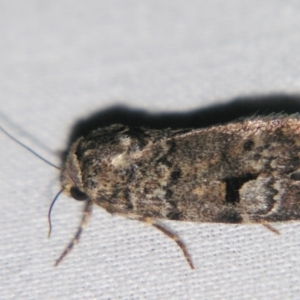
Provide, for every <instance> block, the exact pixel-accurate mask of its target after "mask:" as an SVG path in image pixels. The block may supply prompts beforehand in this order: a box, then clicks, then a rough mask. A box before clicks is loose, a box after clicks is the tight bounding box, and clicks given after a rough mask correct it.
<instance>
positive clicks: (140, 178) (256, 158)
mask: <svg viewBox="0 0 300 300" xmlns="http://www.w3.org/2000/svg"><path fill="white" fill-rule="evenodd" d="M60 180H61V186H62V190H61V191H60V193H61V192H63V193H65V194H67V195H68V196H71V197H73V198H74V199H76V200H80V201H86V207H85V211H84V216H83V219H82V223H81V226H80V228H79V229H78V232H77V233H76V235H75V237H74V238H73V240H72V242H71V243H70V244H69V246H68V247H67V249H66V250H65V251H64V252H63V253H62V255H61V256H60V258H59V259H58V260H57V261H56V265H57V264H58V263H59V262H60V261H61V260H62V259H63V258H64V257H65V256H66V254H67V253H68V252H69V251H70V250H71V249H72V247H73V245H74V244H75V243H76V242H77V241H78V239H79V236H80V234H81V232H82V229H83V227H84V226H85V225H86V223H87V221H88V219H89V216H90V214H91V209H92V205H93V204H95V205H98V206H101V207H102V208H104V209H105V210H106V211H107V212H109V213H111V214H118V215H122V216H125V217H128V218H130V219H135V220H139V221H143V222H147V223H150V224H152V225H153V226H154V227H156V228H157V229H159V230H161V231H162V232H163V233H165V234H166V235H168V236H169V237H171V238H172V239H174V240H175V241H176V243H177V244H178V245H179V247H180V248H181V249H182V251H183V253H184V256H185V258H186V259H187V261H188V263H189V265H190V267H191V268H192V269H193V268H194V266H193V264H192V261H191V259H190V256H189V254H188V252H187V250H186V247H185V245H184V244H183V243H182V242H181V241H180V239H179V238H178V237H177V236H176V235H175V234H174V233H172V232H171V231H169V230H168V229H166V228H165V227H164V226H163V225H161V224H159V223H158V220H176V221H190V222H208V223H209V222H212V223H234V224H238V223H259V224H263V225H264V226H266V227H267V228H269V229H270V230H272V231H274V232H276V233H278V231H277V230H276V229H275V228H273V227H271V226H270V224H269V223H270V222H282V221H292V220H300V118H299V116H298V115H291V116H286V115H272V116H268V117H256V118H250V119H244V120H239V121H236V122H232V123H229V124H226V125H220V126H212V127H209V128H205V129H184V130H183V129H182V130H172V129H164V130H154V129H146V128H132V127H128V126H124V125H120V124H117V125H111V126H108V127H105V128H99V129H97V130H95V131H93V132H91V133H90V134H89V135H88V136H86V137H81V138H79V139H78V140H77V141H76V142H75V143H74V144H73V145H72V147H71V149H70V151H69V153H68V156H67V159H66V162H65V164H64V166H63V167H62V169H61V176H60ZM60 193H59V194H60ZM59 194H58V195H59ZM58 195H57V196H56V197H55V199H54V201H53V203H54V202H55V200H56V199H57V197H58ZM53 203H52V205H51V207H50V211H49V217H50V212H51V208H52V206H53Z"/></svg>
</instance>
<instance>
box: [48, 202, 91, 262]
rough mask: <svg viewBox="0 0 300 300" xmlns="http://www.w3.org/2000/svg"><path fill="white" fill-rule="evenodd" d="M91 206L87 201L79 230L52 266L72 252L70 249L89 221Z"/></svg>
mask: <svg viewBox="0 0 300 300" xmlns="http://www.w3.org/2000/svg"><path fill="white" fill-rule="evenodd" d="M92 204H93V202H92V201H91V200H88V201H87V203H86V206H85V208H84V211H83V217H82V220H81V223H80V226H79V228H78V230H77V232H76V234H75V236H74V237H73V239H72V241H71V242H70V244H69V245H68V247H67V248H66V250H65V251H64V252H63V253H62V254H61V255H60V257H59V258H58V259H57V260H56V261H55V264H54V266H57V265H58V264H59V263H60V262H61V261H62V260H63V259H64V258H65V256H66V255H67V254H68V253H69V252H70V251H71V250H72V248H73V247H74V245H76V244H77V243H78V241H79V238H80V235H81V233H82V231H83V229H84V228H85V227H86V225H87V223H88V221H89V219H90V218H91V215H92V207H93V205H92Z"/></svg>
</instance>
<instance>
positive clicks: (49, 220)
mask: <svg viewBox="0 0 300 300" xmlns="http://www.w3.org/2000/svg"><path fill="white" fill-rule="evenodd" d="M62 191H63V189H61V190H60V191H59V192H58V193H57V194H56V196H55V197H54V199H53V200H52V203H51V205H50V207H49V211H48V224H49V230H48V238H49V237H50V235H51V231H52V225H51V211H52V208H53V206H54V204H55V202H56V200H57V198H58V197H59V195H60V194H61V193H62Z"/></svg>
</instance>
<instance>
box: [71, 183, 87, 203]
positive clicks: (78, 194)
mask: <svg viewBox="0 0 300 300" xmlns="http://www.w3.org/2000/svg"><path fill="white" fill-rule="evenodd" d="M70 193H71V196H72V197H73V198H74V199H75V200H78V201H83V200H86V199H87V198H88V196H87V194H86V193H84V192H82V191H81V190H80V189H79V188H78V187H76V186H72V187H71V189H70Z"/></svg>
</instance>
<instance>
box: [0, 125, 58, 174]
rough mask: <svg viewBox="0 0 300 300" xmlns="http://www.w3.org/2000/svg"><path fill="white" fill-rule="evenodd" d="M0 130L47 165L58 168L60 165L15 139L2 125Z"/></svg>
mask: <svg viewBox="0 0 300 300" xmlns="http://www.w3.org/2000/svg"><path fill="white" fill-rule="evenodd" d="M0 130H1V131H2V132H3V133H4V134H6V136H8V137H9V138H10V139H12V140H13V141H14V142H16V143H17V144H19V145H20V146H21V147H23V148H25V149H26V150H27V151H29V152H31V153H32V154H33V155H35V156H36V157H38V158H39V159H41V160H42V161H44V162H45V163H47V164H48V165H50V166H52V167H54V168H56V169H58V170H60V167H58V166H56V165H54V164H53V163H51V162H50V161H48V160H47V159H45V158H44V157H42V156H41V155H39V154H38V153H37V152H35V151H33V150H32V149H31V148H29V147H28V146H26V145H25V144H23V143H22V142H20V141H19V140H17V139H16V138H15V137H13V136H12V135H11V134H10V133H8V132H7V131H6V130H5V129H4V128H3V127H2V126H0Z"/></svg>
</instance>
